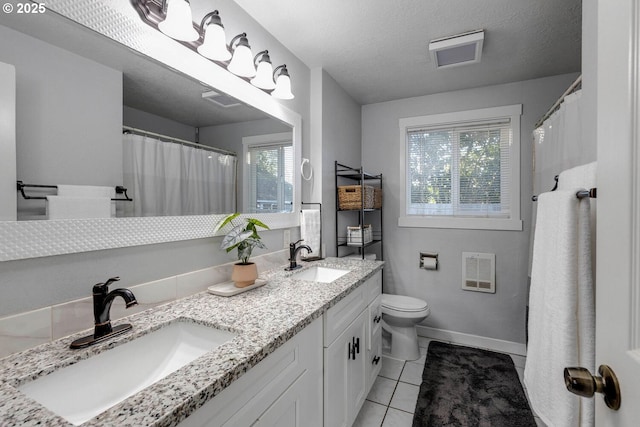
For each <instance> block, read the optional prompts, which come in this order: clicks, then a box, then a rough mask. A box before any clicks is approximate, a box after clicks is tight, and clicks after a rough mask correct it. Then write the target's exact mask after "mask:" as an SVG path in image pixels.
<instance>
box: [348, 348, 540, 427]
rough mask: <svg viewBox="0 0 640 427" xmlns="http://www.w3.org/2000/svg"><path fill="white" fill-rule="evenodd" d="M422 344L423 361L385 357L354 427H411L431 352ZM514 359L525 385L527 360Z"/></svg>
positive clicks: (421, 358)
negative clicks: (425, 366) (428, 354)
mask: <svg viewBox="0 0 640 427" xmlns="http://www.w3.org/2000/svg"><path fill="white" fill-rule="evenodd" d="M419 340H420V342H419V344H420V354H421V357H420V359H418V360H415V361H411V362H404V361H402V360H396V359H391V358H388V357H383V359H382V360H383V362H382V369H381V370H380V374H379V375H378V379H377V380H376V382H375V383H374V385H373V387H372V388H371V392H370V393H369V395H368V396H367V400H365V402H364V405H363V406H362V409H361V410H360V413H359V414H358V417H357V418H356V421H355V422H354V424H353V427H411V424H412V422H413V411H414V409H415V406H416V400H417V399H418V390H419V389H420V383H421V382H422V370H423V369H424V362H425V359H426V355H427V348H428V346H429V342H430V341H431V340H430V339H428V338H424V337H420V338H419ZM510 356H511V358H512V359H513V363H514V365H515V366H516V370H517V371H518V375H519V376H520V381H522V377H523V374H524V362H525V357H524V356H518V355H513V354H512V355H510ZM523 387H524V385H523ZM525 391H526V389H525ZM535 420H536V423H537V424H538V427H545V424H544V423H543V422H542V421H541V420H540V419H539V418H538V417H535Z"/></svg>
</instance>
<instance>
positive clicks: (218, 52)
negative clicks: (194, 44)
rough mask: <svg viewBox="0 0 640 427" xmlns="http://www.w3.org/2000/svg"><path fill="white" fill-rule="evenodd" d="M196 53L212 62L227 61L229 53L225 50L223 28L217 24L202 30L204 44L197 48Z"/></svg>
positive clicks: (225, 42)
mask: <svg viewBox="0 0 640 427" xmlns="http://www.w3.org/2000/svg"><path fill="white" fill-rule="evenodd" d="M198 53H199V54H200V55H202V56H204V57H205V58H209V59H213V60H214V61H228V60H229V59H231V52H229V49H227V40H226V37H225V34H224V28H222V27H221V26H220V25H217V24H209V25H208V26H207V28H206V29H205V30H204V43H202V44H201V45H200V46H198Z"/></svg>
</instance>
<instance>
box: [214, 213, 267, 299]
mask: <svg viewBox="0 0 640 427" xmlns="http://www.w3.org/2000/svg"><path fill="white" fill-rule="evenodd" d="M238 216H240V214H239V213H233V214H230V215H228V216H226V217H225V218H223V219H222V220H220V222H219V223H218V225H216V227H215V230H214V231H215V232H217V231H219V230H221V229H222V228H224V227H225V226H226V225H227V224H231V225H232V226H233V228H232V229H231V231H229V232H228V233H227V234H226V235H225V236H224V238H223V239H222V244H221V245H220V248H221V249H225V250H226V251H227V252H231V251H232V250H234V249H238V259H239V260H240V262H237V263H235V264H234V265H233V271H232V273H231V280H233V281H234V282H235V285H236V287H238V288H244V287H246V286H249V285H253V284H254V283H255V281H256V279H257V278H258V268H257V267H256V264H255V263H253V262H249V258H250V257H251V252H252V251H253V248H256V247H258V248H263V249H264V248H266V246H265V244H264V243H262V240H261V237H260V235H259V234H258V227H261V228H264V229H266V230H268V229H269V227H268V226H267V225H266V224H264V223H263V222H262V221H259V220H257V219H255V218H243V219H242V220H243V221H244V223H242V224H236V223H234V222H233V220H234V219H236V218H237V217H238Z"/></svg>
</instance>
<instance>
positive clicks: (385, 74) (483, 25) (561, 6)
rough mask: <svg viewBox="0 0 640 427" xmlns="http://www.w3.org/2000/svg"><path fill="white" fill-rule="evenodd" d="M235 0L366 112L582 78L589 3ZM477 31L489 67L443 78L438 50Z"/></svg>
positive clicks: (465, 69) (449, 71)
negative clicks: (536, 81) (386, 104)
mask: <svg viewBox="0 0 640 427" xmlns="http://www.w3.org/2000/svg"><path fill="white" fill-rule="evenodd" d="M235 1H236V3H238V4H239V5H240V6H241V7H242V8H244V9H245V10H246V11H247V12H248V13H249V14H250V15H252V16H253V18H254V19H256V20H257V21H258V22H260V23H261V24H262V25H263V26H264V27H265V28H266V29H267V30H268V31H269V32H270V33H272V34H273V35H274V36H275V37H276V38H277V39H278V40H279V41H280V42H281V43H282V44H283V45H285V46H286V47H287V48H288V49H289V50H290V51H291V52H293V53H294V54H295V55H296V56H297V57H299V58H300V59H301V60H302V61H303V62H305V63H306V64H307V66H309V67H310V68H314V67H322V68H324V69H325V70H326V71H327V72H328V73H329V74H330V75H331V76H332V77H333V78H334V79H335V80H336V81H337V82H338V84H340V86H342V87H343V88H344V89H345V90H346V91H347V92H348V93H349V94H350V95H351V96H352V97H353V98H354V99H355V100H356V101H357V102H358V103H360V104H369V103H375V102H381V101H388V100H393V99H401V98H408V97H413V96H420V95H427V94H433V93H439V92H446V91H451V90H459V89H465V88H471V87H479V86H486V85H493V84H500V83H506V82H513V81H519V80H527V79H533V78H539V77H545V76H551V75H556V74H562V73H569V72H578V71H580V58H581V54H580V49H581V0H347V1H345V0H270V1H268V0H235ZM476 29H484V30H485V40H484V48H483V53H482V62H481V63H479V64H473V65H469V66H464V67H456V68H449V69H441V70H436V69H435V66H434V64H433V62H432V60H431V58H430V57H429V54H428V44H429V41H430V40H433V39H436V38H440V37H444V36H449V35H454V34H459V33H462V32H466V31H470V30H476ZM292 78H295V77H294V76H292Z"/></svg>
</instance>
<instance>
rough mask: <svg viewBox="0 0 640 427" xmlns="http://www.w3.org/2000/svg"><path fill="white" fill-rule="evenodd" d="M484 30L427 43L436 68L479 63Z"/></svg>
mask: <svg viewBox="0 0 640 427" xmlns="http://www.w3.org/2000/svg"><path fill="white" fill-rule="evenodd" d="M483 42H484V30H476V31H469V32H468V33H463V34H458V35H455V36H449V37H443V38H440V39H437V40H432V41H430V42H429V52H430V53H431V56H432V57H433V61H434V63H435V64H436V68H449V67H457V66H460V65H467V64H474V63H476V62H480V57H481V56H482V43H483Z"/></svg>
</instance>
